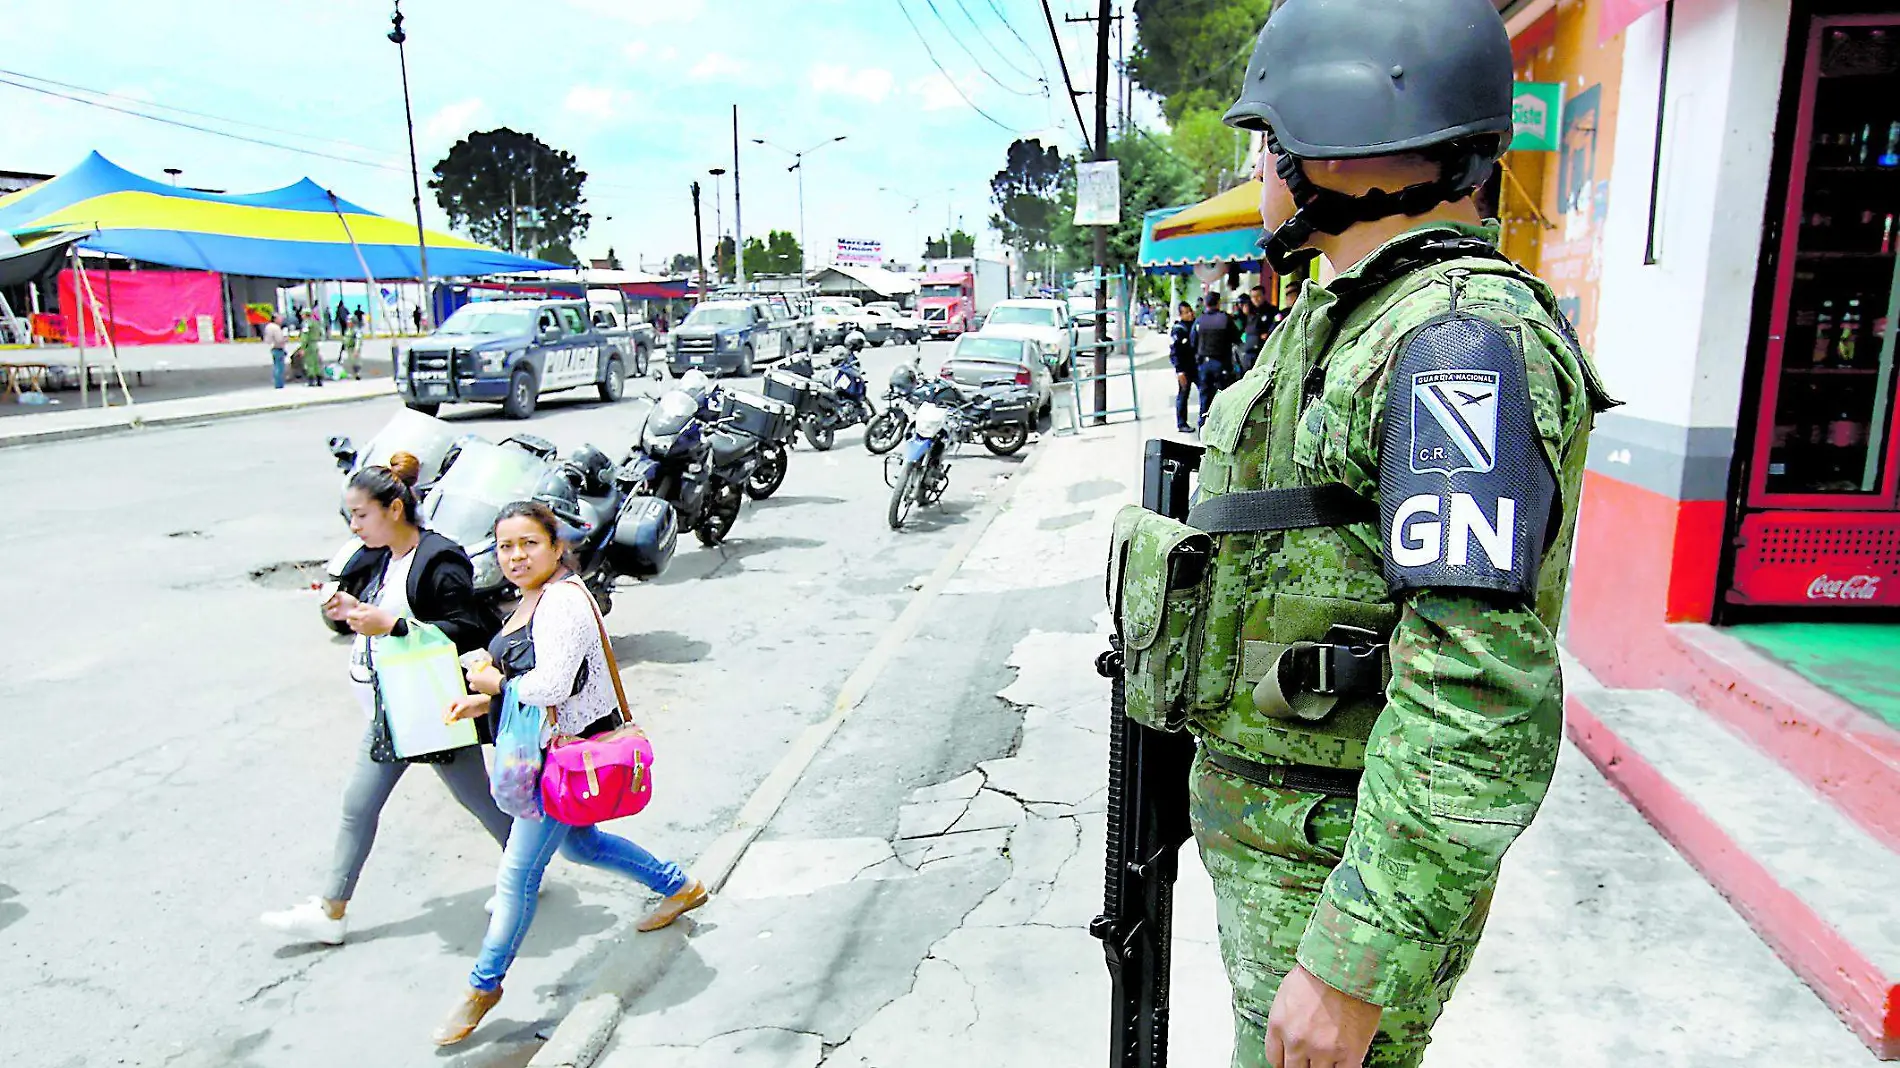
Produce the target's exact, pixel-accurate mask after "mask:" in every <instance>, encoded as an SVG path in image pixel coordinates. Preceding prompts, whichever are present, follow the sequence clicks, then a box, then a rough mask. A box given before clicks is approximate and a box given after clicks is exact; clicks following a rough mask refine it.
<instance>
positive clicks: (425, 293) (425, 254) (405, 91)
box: [389, 0, 435, 325]
mask: <svg viewBox="0 0 1900 1068" xmlns="http://www.w3.org/2000/svg"><path fill="white" fill-rule="evenodd" d="M395 5H396V13H395V14H393V15H391V16H389V25H390V26H391V27H392V28H391V29H390V31H389V40H390V43H392V44H394V45H395V46H396V63H397V65H398V66H400V67H401V68H402V120H403V122H404V123H405V124H407V125H408V127H409V186H410V189H411V191H412V192H413V193H414V194H415V205H416V254H417V256H418V258H419V259H420V261H421V264H420V266H421V268H422V278H421V279H420V281H421V282H422V304H423V312H422V316H423V322H424V324H425V325H428V324H430V323H432V321H433V320H434V318H435V316H434V315H433V314H432V313H433V312H434V308H432V307H431V306H430V300H429V239H428V238H427V237H425V236H423V232H422V174H421V172H420V171H418V170H417V169H416V116H415V112H414V111H412V110H411V109H410V106H409V57H408V53H407V52H406V51H405V50H404V49H403V47H402V45H403V42H404V41H407V40H408V39H409V35H408V34H406V33H404V32H402V0H395Z"/></svg>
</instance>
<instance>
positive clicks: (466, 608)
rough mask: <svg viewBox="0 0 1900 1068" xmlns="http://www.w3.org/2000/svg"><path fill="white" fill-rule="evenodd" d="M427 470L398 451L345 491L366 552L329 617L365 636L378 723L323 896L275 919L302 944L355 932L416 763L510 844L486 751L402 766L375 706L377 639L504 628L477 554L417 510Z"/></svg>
mask: <svg viewBox="0 0 1900 1068" xmlns="http://www.w3.org/2000/svg"><path fill="white" fill-rule="evenodd" d="M419 467H420V465H419V464H418V462H417V460H416V458H415V457H414V456H411V455H409V454H408V453H397V454H396V455H395V456H392V457H391V458H390V462H389V466H388V467H366V468H364V469H363V470H361V471H358V472H357V473H356V475H355V476H354V477H352V478H351V479H350V484H349V488H348V489H347V490H346V491H345V492H344V494H343V504H344V507H345V508H346V509H347V510H348V512H349V519H350V531H351V532H352V533H354V534H355V535H356V536H357V537H358V538H360V539H362V542H363V547H362V548H361V549H359V550H357V552H356V555H355V556H353V557H351V558H350V562H349V564H347V565H346V566H345V567H344V569H343V575H342V579H341V581H340V582H339V583H338V586H339V588H338V590H337V592H336V593H335V594H334V595H333V596H332V597H331V598H330V599H329V600H328V601H326V602H325V603H324V606H323V611H324V614H325V615H327V616H328V617H329V618H331V619H333V620H335V621H337V622H339V623H348V624H349V627H350V629H351V630H352V631H355V632H356V643H355V651H354V653H353V655H352V656H351V658H350V682H351V685H352V688H353V689H355V691H356V694H357V699H358V700H359V701H361V702H362V704H363V712H364V715H365V717H366V718H367V719H368V720H369V729H368V731H367V732H366V733H365V734H364V737H363V746H362V749H361V750H360V751H359V753H358V756H357V760H356V768H355V770H354V771H353V772H352V774H351V776H350V783H349V786H348V787H347V788H346V789H345V790H344V791H343V824H342V826H341V827H340V828H339V829H338V831H337V840H336V853H335V856H334V859H333V860H332V863H331V870H330V875H329V877H328V879H327V881H326V882H325V884H324V888H323V893H321V894H320V895H318V896H316V897H313V898H311V899H310V900H308V901H306V902H304V903H303V904H301V905H297V906H295V907H293V908H289V909H285V910H284V911H282V912H269V913H265V914H264V915H263V917H261V918H262V920H263V922H264V924H265V925H266V926H268V927H272V928H274V929H276V930H279V931H283V932H285V933H287V934H291V935H295V936H297V937H298V938H300V939H303V940H306V941H311V942H321V943H324V944H326V945H338V944H340V943H341V942H342V941H343V936H344V933H345V931H346V929H347V926H348V924H347V922H346V921H345V919H344V910H345V909H346V908H347V907H348V905H349V902H350V897H351V895H353V894H354V893H355V892H356V880H357V877H358V876H359V875H361V874H362V871H363V862H364V861H366V860H368V859H369V851H370V846H371V845H372V844H373V843H374V841H375V838H376V823H377V819H378V817H379V816H381V814H382V810H383V805H384V803H385V802H387V801H388V800H389V794H390V791H392V790H394V789H395V788H396V782H397V780H399V779H401V778H402V773H403V771H404V770H406V769H407V768H408V766H409V764H410V763H428V764H433V765H434V766H435V772H436V774H437V775H439V776H441V778H442V782H443V784H444V785H446V786H447V787H448V788H449V793H451V794H453V795H454V797H455V799H456V800H457V801H459V802H461V805H462V807H463V808H465V809H468V811H469V812H470V813H471V814H472V815H473V816H474V817H475V818H476V819H478V820H480V821H481V823H482V826H483V827H484V828H485V829H486V830H487V831H488V833H489V835H490V836H491V837H493V838H494V839H495V842H496V844H498V845H502V846H506V845H507V843H508V829H509V827H510V826H511V825H512V821H511V820H509V818H508V816H507V815H506V814H504V813H503V812H502V811H501V810H500V809H499V808H496V807H495V802H494V799H493V798H491V797H490V796H489V794H488V770H487V768H486V767H485V766H484V765H483V764H482V751H481V746H480V745H470V746H464V747H462V748H460V749H455V750H451V751H449V752H446V753H432V754H429V755H428V756H423V757H416V758H412V759H411V760H407V761H405V760H402V759H399V758H398V757H397V756H396V755H395V751H394V749H393V748H392V747H391V744H390V739H389V725H388V723H387V722H386V721H385V719H384V717H383V714H382V710H381V709H380V708H379V707H378V705H377V701H376V687H375V676H374V673H373V661H372V660H371V657H370V639H371V638H372V637H380V636H382V635H385V634H395V635H398V636H401V635H403V634H406V633H408V629H409V625H410V623H411V622H412V621H416V622H422V623H432V624H434V625H435V626H437V627H439V628H441V630H442V633H443V634H444V635H445V636H447V637H448V639H449V640H450V641H453V642H454V643H455V647H456V648H457V649H458V650H460V651H462V652H468V651H470V650H473V649H481V648H483V647H485V646H486V645H487V644H488V642H489V640H490V639H491V638H493V637H494V636H495V632H496V631H497V630H499V629H500V626H499V622H498V621H497V620H496V619H495V618H494V616H493V614H492V613H490V612H488V611H486V610H484V609H483V608H482V607H481V605H480V604H478V603H477V602H476V600H475V577H474V576H475V572H474V568H473V567H472V566H471V565H470V564H469V561H468V554H467V553H465V552H463V551H462V547H461V546H460V545H457V544H456V543H455V542H453V541H451V540H449V539H448V538H445V537H443V536H442V535H440V534H437V533H435V532H433V531H429V530H425V529H423V528H422V525H421V522H420V520H419V519H418V517H417V512H416V493H415V488H414V486H415V481H416V475H417V472H418V469H419Z"/></svg>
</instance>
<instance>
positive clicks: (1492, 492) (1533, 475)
mask: <svg viewBox="0 0 1900 1068" xmlns="http://www.w3.org/2000/svg"><path fill="white" fill-rule="evenodd" d="M1556 489H1557V480H1556V476H1555V474H1554V473H1553V472H1552V471H1551V469H1550V460H1549V458H1548V457H1547V456H1546V455H1545V452H1544V448H1543V443H1542V441H1541V440H1540V439H1539V438H1538V435H1537V422H1536V419H1535V418H1534V416H1533V415H1532V413H1531V401H1530V389H1529V386H1528V383H1527V381H1526V375H1525V371H1524V357H1523V355H1522V353H1521V352H1519V350H1518V347H1517V345H1516V343H1515V342H1514V341H1513V339H1512V337H1511V335H1510V334H1509V333H1507V332H1506V331H1505V330H1504V329H1503V328H1502V327H1499V326H1498V325H1497V324H1495V323H1492V322H1490V321H1488V320H1485V319H1481V318H1478V317H1477V316H1474V315H1465V314H1460V313H1457V312H1453V313H1450V314H1448V315H1444V316H1440V317H1439V318H1436V319H1433V320H1431V321H1430V322H1427V323H1425V324H1424V325H1423V326H1420V327H1419V328H1418V329H1417V330H1414V331H1413V332H1412V333H1411V335H1410V336H1408V337H1407V338H1406V339H1405V340H1404V341H1403V342H1402V348H1401V350H1400V354H1399V361H1398V366H1397V367H1396V368H1395V369H1394V373H1393V376H1392V379H1391V382H1390V386H1389V389H1388V392H1387V396H1386V410H1385V430H1384V435H1383V437H1382V438H1381V439H1380V448H1379V511H1380V520H1381V525H1380V530H1381V532H1382V534H1383V541H1384V546H1383V548H1384V569H1385V580H1386V583H1387V584H1388V585H1389V586H1390V587H1391V589H1392V592H1393V593H1395V594H1396V593H1398V592H1400V591H1403V590H1415V589H1425V588H1428V587H1438V588H1457V589H1470V590H1488V591H1493V592H1497V593H1504V594H1511V595H1515V596H1518V597H1524V598H1529V597H1531V596H1533V595H1534V594H1535V593H1536V590H1537V569H1538V564H1539V562H1540V559H1541V557H1542V555H1543V551H1544V547H1545V545H1546V544H1547V541H1546V536H1547V534H1548V533H1549V531H1550V530H1551V529H1552V527H1551V523H1552V517H1551V505H1552V503H1553V501H1554V499H1555V496H1556Z"/></svg>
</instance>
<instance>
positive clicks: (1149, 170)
mask: <svg viewBox="0 0 1900 1068" xmlns="http://www.w3.org/2000/svg"><path fill="white" fill-rule="evenodd" d="M1108 151H1109V155H1110V156H1112V157H1114V158H1115V159H1116V160H1118V161H1120V163H1121V187H1122V221H1121V223H1120V224H1119V225H1117V226H1111V227H1109V228H1108V266H1109V267H1111V268H1112V267H1129V268H1133V267H1134V266H1135V265H1136V261H1137V260H1139V258H1140V256H1141V220H1142V216H1143V215H1144V214H1146V213H1147V212H1150V211H1153V210H1154V209H1156V208H1165V207H1170V206H1172V205H1175V204H1180V203H1182V202H1183V201H1187V200H1192V199H1194V197H1195V196H1196V194H1197V192H1198V190H1199V189H1200V176H1199V175H1197V174H1196V173H1195V172H1194V169H1193V168H1192V167H1190V166H1189V165H1188V163H1187V162H1186V161H1185V160H1183V159H1181V157H1179V156H1177V155H1175V154H1174V153H1173V152H1171V151H1169V150H1168V147H1167V146H1166V145H1164V144H1162V143H1161V142H1160V141H1158V140H1156V139H1155V137H1154V135H1153V134H1150V133H1149V132H1148V131H1146V130H1143V129H1141V128H1139V127H1136V128H1133V129H1131V130H1130V131H1129V134H1128V135H1127V136H1124V137H1123V138H1121V139H1120V140H1118V141H1114V142H1112V143H1110V144H1109V146H1108ZM1059 204H1060V205H1061V206H1060V209H1059V212H1058V216H1057V221H1056V225H1055V230H1054V235H1053V240H1054V242H1055V243H1056V244H1058V245H1060V246H1061V247H1062V249H1063V250H1064V252H1065V253H1066V255H1065V256H1064V257H1063V261H1064V262H1063V266H1064V267H1067V266H1071V265H1073V266H1079V265H1082V264H1090V263H1093V262H1094V241H1095V235H1094V233H1093V230H1094V228H1093V227H1089V226H1077V225H1075V222H1074V219H1075V183H1074V179H1073V178H1071V179H1069V181H1068V182H1067V183H1066V184H1065V187H1064V190H1063V197H1062V200H1061V201H1060V202H1059Z"/></svg>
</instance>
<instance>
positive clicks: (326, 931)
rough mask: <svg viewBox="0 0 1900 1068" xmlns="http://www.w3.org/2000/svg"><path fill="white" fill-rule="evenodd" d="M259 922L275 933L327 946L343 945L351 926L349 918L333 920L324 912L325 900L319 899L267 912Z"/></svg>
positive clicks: (260, 917) (314, 898) (259, 918)
mask: <svg viewBox="0 0 1900 1068" xmlns="http://www.w3.org/2000/svg"><path fill="white" fill-rule="evenodd" d="M258 920H259V922H261V923H263V925H264V926H266V927H268V928H270V929H271V930H273V931H282V932H283V933H285V934H288V935H295V936H296V937H297V938H298V939H300V940H302V941H305V942H319V943H322V944H323V945H326V946H340V945H342V944H343V935H344V933H345V932H347V931H348V930H349V926H350V924H349V919H348V918H347V917H345V918H344V919H340V920H333V919H331V918H330V914H329V913H328V912H326V911H324V908H323V899H322V898H318V897H313V898H311V899H310V900H308V901H306V902H304V903H303V904H301V905H298V906H296V907H294V908H287V909H285V910H283V911H282V912H266V913H265V914H263V915H262V916H259V917H258Z"/></svg>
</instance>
